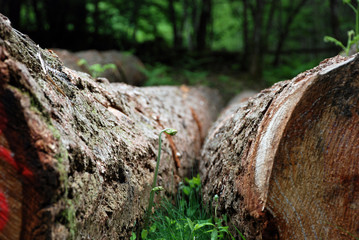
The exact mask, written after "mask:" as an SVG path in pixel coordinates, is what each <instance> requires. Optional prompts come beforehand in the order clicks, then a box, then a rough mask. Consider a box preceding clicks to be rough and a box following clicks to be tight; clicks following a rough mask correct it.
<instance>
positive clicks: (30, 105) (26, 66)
mask: <svg viewBox="0 0 359 240" xmlns="http://www.w3.org/2000/svg"><path fill="white" fill-rule="evenodd" d="M219 103H220V100H219V97H218V95H216V93H215V92H213V91H211V90H209V89H206V88H188V87H186V86H183V87H150V88H136V87H131V86H128V85H125V84H110V83H108V82H107V81H106V80H104V79H97V80H95V79H92V78H91V77H90V76H89V75H88V74H85V73H81V72H76V71H73V70H71V69H69V68H66V67H64V66H63V64H62V62H61V61H60V60H59V59H58V58H57V56H56V55H55V54H54V53H52V52H51V51H48V50H43V49H41V48H40V47H38V46H37V45H36V44H35V43H34V42H32V41H31V40H30V39H29V38H28V37H27V36H26V35H24V34H22V33H20V32H18V31H16V30H15V29H13V28H11V26H10V21H9V20H8V19H7V18H6V17H5V16H3V15H1V14H0V130H1V131H0V239H6V240H12V239H67V238H76V239H129V235H130V234H131V231H132V230H134V226H135V224H136V222H137V225H136V226H138V225H139V224H140V223H141V220H142V219H143V217H144V212H145V208H146V207H147V203H148V199H149V193H150V190H151V186H150V185H151V183H152V179H153V174H154V167H155V163H156V154H157V149H158V133H159V132H160V131H161V130H162V129H163V128H166V127H171V128H175V129H177V130H178V134H177V135H176V136H174V137H169V136H168V137H167V139H164V143H163V145H164V146H163V150H162V151H163V154H162V156H161V158H162V159H161V165H160V172H159V181H158V184H159V185H161V186H163V187H164V188H165V189H166V190H167V192H168V193H171V192H174V190H175V186H176V184H177V182H178V180H179V178H180V177H183V176H187V175H189V174H190V172H191V171H192V169H193V168H194V166H195V165H196V164H197V163H196V159H198V155H199V153H200V147H201V142H202V140H203V139H204V137H205V135H206V131H207V130H208V128H209V127H210V125H211V122H212V121H214V119H215V117H216V115H217V112H218V109H219V108H218V106H219Z"/></svg>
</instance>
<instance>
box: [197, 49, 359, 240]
mask: <svg viewBox="0 0 359 240" xmlns="http://www.w3.org/2000/svg"><path fill="white" fill-rule="evenodd" d="M358 67H359V56H358V55H357V56H356V57H352V58H344V57H340V56H337V57H334V58H332V59H327V60H325V61H323V62H322V63H321V64H320V65H319V66H318V67H316V68H314V69H312V70H308V71H306V72H304V73H302V74H300V75H298V76H297V77H295V78H294V79H292V80H290V81H289V80H288V81H284V82H279V83H277V84H275V85H274V86H273V87H271V88H269V89H266V90H263V91H262V92H261V93H259V94H257V95H256V96H254V97H252V98H250V99H249V100H248V101H246V102H241V103H240V102H235V103H232V104H231V105H230V106H229V107H228V109H227V110H226V111H225V112H224V113H222V114H221V116H220V118H219V119H218V120H217V121H216V123H215V124H214V125H213V126H212V128H211V130H210V132H209V134H208V138H207V139H206V141H205V144H204V147H203V150H202V161H201V164H200V169H201V171H202V172H201V174H202V184H203V186H202V187H203V193H204V199H205V200H206V201H210V200H211V199H212V198H213V196H214V195H215V194H218V196H219V206H218V210H219V211H221V212H222V213H225V214H227V216H228V217H229V219H230V226H231V227H232V228H233V229H234V226H235V227H237V228H238V229H239V230H240V231H241V232H242V233H243V234H244V236H245V237H246V239H352V238H353V236H356V237H358V236H359V233H358V229H359V179H358V176H359V164H358V155H359V148H358V140H359V111H358V109H359V108H358V107H359V75H358V70H357V69H358ZM233 232H236V230H234V231H233Z"/></svg>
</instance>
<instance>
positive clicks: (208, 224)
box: [193, 223, 215, 231]
mask: <svg viewBox="0 0 359 240" xmlns="http://www.w3.org/2000/svg"><path fill="white" fill-rule="evenodd" d="M205 226H213V227H215V225H214V224H213V223H197V224H196V225H195V226H194V229H193V231H196V230H198V229H200V228H202V227H205Z"/></svg>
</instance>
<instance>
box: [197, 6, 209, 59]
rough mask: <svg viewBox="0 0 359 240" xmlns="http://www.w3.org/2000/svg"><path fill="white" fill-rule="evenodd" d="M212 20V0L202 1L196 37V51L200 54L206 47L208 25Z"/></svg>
mask: <svg viewBox="0 0 359 240" xmlns="http://www.w3.org/2000/svg"><path fill="white" fill-rule="evenodd" d="M211 18H212V0H202V4H201V12H200V16H199V23H198V30H197V35H196V50H197V51H199V52H201V51H203V50H205V49H206V47H207V36H208V25H209V24H210V22H211Z"/></svg>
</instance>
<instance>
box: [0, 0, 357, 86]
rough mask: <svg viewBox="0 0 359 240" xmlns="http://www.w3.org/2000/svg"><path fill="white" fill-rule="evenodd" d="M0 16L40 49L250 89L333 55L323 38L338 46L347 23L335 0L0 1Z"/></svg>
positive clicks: (348, 14) (351, 19)
mask: <svg viewBox="0 0 359 240" xmlns="http://www.w3.org/2000/svg"><path fill="white" fill-rule="evenodd" d="M0 12H1V13H3V14H4V15H6V16H7V17H9V18H10V20H11V22H12V25H13V26H14V27H15V28H17V29H18V30H20V31H21V32H23V33H26V34H28V35H29V36H30V37H31V38H32V39H33V40H34V41H35V42H37V43H39V44H40V46H41V47H46V48H64V49H68V50H72V51H78V50H84V49H99V50H107V49H117V50H119V51H125V52H131V53H132V54H135V55H136V56H138V57H139V58H140V59H141V60H142V61H143V62H145V63H146V64H147V65H148V66H149V68H148V69H152V70H154V69H155V68H156V69H157V73H161V74H157V75H163V74H165V73H166V74H168V72H171V73H172V76H173V71H172V70H173V69H174V68H175V69H177V70H178V69H181V70H183V71H187V72H184V73H183V72H182V73H180V72H178V71H176V72H175V75H178V74H181V75H186V74H189V75H190V74H194V75H193V76H192V77H193V78H192V77H191V79H196V78H198V79H200V78H201V76H202V78H203V76H206V77H207V79H208V76H211V74H217V75H216V81H222V82H226V81H227V85H228V79H246V80H247V82H248V81H250V82H251V83H253V84H254V85H256V84H257V85H256V86H258V85H260V86H263V85H270V84H272V83H273V82H276V81H279V80H282V79H286V78H291V77H293V76H295V75H296V74H298V73H299V72H302V71H304V70H306V69H308V68H311V67H313V66H315V65H317V64H318V63H319V62H320V61H321V60H323V59H324V58H327V57H331V56H334V55H336V54H337V53H338V52H339V51H340V49H338V48H337V47H336V46H334V45H332V44H328V43H324V41H323V37H324V36H325V35H330V36H333V37H335V38H337V39H339V40H341V41H343V42H345V41H346V38H347V31H348V30H350V29H353V28H354V23H355V15H354V13H353V11H352V10H351V9H350V8H349V7H347V6H345V5H344V4H343V3H342V1H341V0H130V1H129V0H0ZM158 68H160V70H158ZM161 68H162V70H161ZM168 69H171V70H168ZM201 74H202V75H201ZM218 74H221V75H220V76H219V75H218ZM148 75H149V76H150V75H151V73H149V74H148ZM154 76H156V74H154ZM150 77H151V76H150ZM166 81H167V82H169V83H171V81H173V78H168V79H167V80H162V82H161V81H160V82H159V83H161V84H162V83H167V82H166ZM188 82H190V80H188V79H187V83H188ZM152 83H153V84H156V81H154V82H153V81H152ZM152 83H151V84H152ZM190 83H191V82H190ZM202 83H206V82H205V81H204V80H203V81H202Z"/></svg>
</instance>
